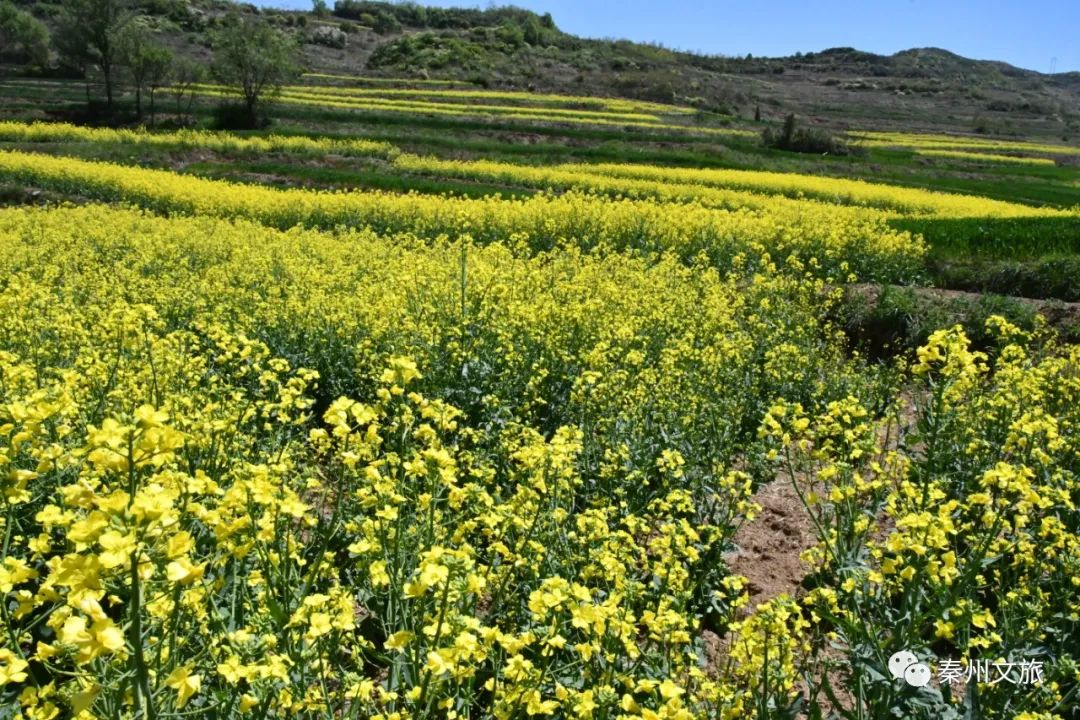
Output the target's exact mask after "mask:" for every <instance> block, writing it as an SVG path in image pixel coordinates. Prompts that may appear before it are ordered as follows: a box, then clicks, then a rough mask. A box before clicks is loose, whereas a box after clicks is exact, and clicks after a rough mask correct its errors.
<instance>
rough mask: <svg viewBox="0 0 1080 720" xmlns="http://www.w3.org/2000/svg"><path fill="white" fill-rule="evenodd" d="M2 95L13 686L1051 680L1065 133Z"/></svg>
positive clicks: (384, 104)
mask: <svg viewBox="0 0 1080 720" xmlns="http://www.w3.org/2000/svg"><path fill="white" fill-rule="evenodd" d="M9 91H11V92H12V93H13V94H17V95H19V96H20V97H22V99H23V100H24V101H25V104H19V103H16V104H13V105H8V106H7V117H9V118H11V119H8V120H6V121H4V122H0V200H2V201H3V204H4V207H3V208H0V487H2V493H0V497H2V498H3V500H2V503H0V517H2V528H3V537H4V540H3V543H4V546H3V547H4V553H3V561H2V562H3V564H2V566H0V596H2V597H0V624H2V632H0V635H2V637H3V639H2V640H0V718H2V717H8V716H12V717H26V718H31V717H40V718H48V717H76V718H84V719H88V718H98V717H100V718H112V717H136V716H138V717H158V718H181V717H193V716H194V717H222V718H224V717H234V716H238V715H241V714H245V715H248V716H251V717H259V718H278V717H282V718H284V717H304V718H307V717H311V718H316V717H318V718H328V717H335V718H337V717H342V718H343V717H354V718H383V719H386V720H389V719H390V718H395V719H404V718H437V717H438V718H443V717H445V718H499V719H508V718H523V717H533V716H551V717H577V718H596V719H598V720H599V719H601V718H610V719H613V720H614V719H623V718H650V719H651V718H671V719H676V718H678V719H682V718H687V719H688V718H717V719H721V718H722V719H725V720H728V719H731V718H741V717H755V718H762V719H764V718H796V717H807V718H822V717H826V716H828V715H829V714H830V713H831V714H832V716H834V717H845V718H875V719H876V718H889V717H903V718H926V719H930V718H946V717H955V718H960V717H982V718H1002V719H1005V718H1009V719H1013V718H1021V719H1023V720H1072V719H1074V718H1076V717H1077V710H1076V709H1077V708H1078V707H1080V695H1078V693H1080V690H1078V678H1080V675H1078V671H1077V667H1078V665H1077V663H1078V661H1080V658H1078V656H1077V647H1078V642H1077V641H1078V639H1080V632H1078V618H1080V587H1078V585H1077V578H1078V577H1080V535H1078V532H1080V513H1078V512H1077V503H1078V502H1080V346H1077V345H1076V344H1074V342H1073V341H1074V340H1075V337H1074V336H1073V335H1072V334H1071V333H1074V332H1075V329H1076V322H1075V318H1076V313H1075V312H1072V311H1073V310H1075V307H1074V306H1072V305H1069V304H1068V303H1069V302H1075V301H1077V300H1080V294H1078V293H1080V283H1078V282H1077V281H1076V277H1078V276H1080V275H1075V274H1073V273H1072V270H1071V269H1076V268H1078V267H1080V261H1078V260H1077V254H1078V253H1080V187H1078V185H1077V182H1078V179H1080V169H1078V168H1077V166H1076V165H1075V164H1074V163H1073V161H1072V160H1070V158H1074V157H1075V156H1076V155H1077V153H1078V152H1080V151H1078V150H1077V149H1076V148H1075V147H1069V146H1064V145H1062V146H1058V145H1052V144H1048V143H1046V142H1026V141H1004V140H997V141H992V140H986V139H981V140H980V139H971V138H963V137H959V136H939V135H934V136H929V135H927V136H919V135H916V134H884V133H874V132H870V131H865V132H856V131H852V132H851V133H850V136H851V139H852V140H857V141H859V142H861V143H862V144H864V145H865V146H866V150H865V153H864V154H862V155H854V156H845V157H836V158H832V157H829V158H806V157H802V156H795V155H792V154H787V153H780V152H778V151H770V150H766V149H764V148H762V147H760V146H759V144H758V143H757V140H756V138H757V134H758V133H757V131H758V128H756V127H754V126H752V125H750V124H748V123H743V124H738V123H733V122H730V121H729V119H716V118H703V117H698V116H697V115H695V114H693V113H691V112H690V111H688V110H687V109H686V108H682V107H674V106H663V105H659V104H656V103H646V102H638V101H630V100H614V99H610V98H607V99H605V98H588V97H570V96H556V95H550V94H532V93H525V92H509V91H507V92H501V91H491V90H481V89H477V88H472V87H465V86H463V85H461V84H451V83H438V82H437V81H431V82H426V83H425V82H417V83H412V84H411V85H407V84H406V83H404V82H398V81H387V82H383V83H378V82H364V81H363V79H357V80H356V81H355V82H354V81H353V80H351V79H349V78H346V77H330V76H327V75H325V74H322V75H319V74H316V75H311V76H307V77H306V78H305V84H304V85H298V86H293V87H288V88H286V89H285V90H284V91H283V93H282V94H281V95H280V96H279V98H278V99H277V102H278V105H277V106H276V110H277V111H279V112H280V113H281V114H282V116H283V117H284V120H283V121H282V122H280V123H279V125H278V126H277V127H275V128H273V129H272V130H271V131H267V132H249V133H227V132H217V131H214V132H211V131H202V130H190V129H185V130H179V131H160V132H152V131H146V130H132V129H123V130H116V129H103V128H88V127H83V126H77V125H72V124H65V123H55V122H52V123H49V122H40V116H41V115H42V113H41V112H40V110H41V108H42V107H43V101H42V100H41V99H40V98H37V97H36V95H35V93H40V94H51V96H52V98H53V100H54V101H55V100H59V99H62V96H63V94H64V93H70V94H73V95H77V93H78V92H79V91H80V90H79V87H78V86H76V85H71V84H65V83H63V82H58V83H56V85H55V86H52V85H48V84H47V83H45V82H39V83H35V82H30V81H18V82H8V83H4V84H3V85H2V87H0V92H5V93H6V92H9ZM198 92H199V93H200V97H201V98H202V99H201V100H199V101H198V103H196V109H195V111H194V112H195V115H196V117H201V115H200V113H205V112H209V110H208V108H209V107H210V106H211V104H212V103H213V102H214V97H216V94H218V93H220V92H221V91H220V89H219V88H215V87H213V86H200V88H199V89H198ZM5 97H7V95H5ZM35 118H37V119H38V120H39V122H28V120H32V119H35ZM920 154H921V156H920ZM983 285H986V286H987V287H984V286H983ZM990 285H993V287H989V286H990ZM1031 286H1037V287H1038V288H1041V291H1040V292H1030V291H1029V287H1031ZM987 289H990V290H996V291H997V292H998V293H1001V294H1003V295H1005V296H1019V297H1023V298H1026V299H1016V297H1013V298H1008V297H1000V296H992V295H989V294H987V295H975V296H973V297H974V299H973V300H972V301H971V302H970V303H969V304H968V305H965V306H964V308H963V309H962V310H957V308H958V307H959V306H958V305H956V304H955V303H954V302H953V301H955V300H956V298H957V297H958V293H957V292H956V291H958V290H977V291H983V290H987ZM1036 297H1037V298H1040V299H1041V302H1039V303H1034V304H1033V300H1032V298H1036ZM928 307H929V309H927V308H928ZM777 548H779V550H777ZM777 553H779V555H778V554H777ZM898 651H908V652H911V653H914V655H915V657H916V658H917V659H918V660H920V661H922V662H925V663H927V666H928V667H929V668H930V669H931V670H932V671H933V672H934V673H935V679H934V680H933V682H931V683H929V684H927V685H925V686H916V685H915V684H913V683H911V682H905V681H904V680H902V679H897V678H895V677H894V676H893V675H892V674H890V664H889V661H890V658H891V657H892V656H893V655H894V654H895V653H897V652H898ZM983 662H986V663H989V662H994V663H995V666H996V667H1000V666H1001V664H1002V663H1007V664H1008V666H1009V667H1010V668H1013V667H1015V668H1020V667H1022V666H1023V664H1024V663H1027V665H1026V667H1028V668H1029V670H1030V668H1032V667H1034V666H1033V665H1031V663H1037V664H1038V673H1039V674H1038V678H1037V679H1038V682H1035V681H1033V680H1032V676H1031V675H1030V672H1029V675H1028V676H1027V681H1025V682H1020V678H1019V676H1017V677H1016V678H1013V680H1015V681H1012V680H1011V681H1010V682H1003V681H1002V680H1001V678H998V681H996V682H995V681H993V680H994V679H993V678H970V677H969V678H966V679H964V680H963V681H961V682H954V681H953V680H955V678H953V680H949V679H948V678H947V676H946V675H943V674H942V672H941V671H942V669H943V668H949V667H954V666H953V665H951V664H950V663H956V667H959V666H960V665H963V666H964V667H971V666H974V665H977V664H978V663H983ZM1017 672H1019V670H1017ZM8 709H11V711H10V712H9V710H8Z"/></svg>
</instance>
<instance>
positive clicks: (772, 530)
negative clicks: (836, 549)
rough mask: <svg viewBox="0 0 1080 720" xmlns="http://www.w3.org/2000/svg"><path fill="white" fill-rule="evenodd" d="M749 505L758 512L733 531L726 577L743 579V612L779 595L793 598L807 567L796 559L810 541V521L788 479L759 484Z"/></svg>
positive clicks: (782, 478)
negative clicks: (734, 547)
mask: <svg viewBox="0 0 1080 720" xmlns="http://www.w3.org/2000/svg"><path fill="white" fill-rule="evenodd" d="M753 501H754V502H755V503H757V504H758V505H760V506H761V512H760V513H759V514H758V516H757V517H755V518H754V519H753V521H751V522H748V523H745V524H744V525H743V526H742V527H741V528H739V531H738V532H737V533H735V544H736V545H737V546H738V548H739V549H738V550H737V551H735V552H734V553H731V554H730V555H729V556H728V558H727V560H728V565H729V567H730V568H731V571H732V573H734V574H736V575H743V576H745V577H746V578H747V580H748V581H749V582H748V585H747V588H746V589H747V592H748V593H749V595H750V603H749V605H748V606H747V610H748V611H752V610H753V608H754V607H756V606H757V604H758V603H761V602H764V601H766V600H769V599H770V598H774V597H776V596H778V595H781V594H783V593H788V594H790V595H793V596H794V595H797V594H799V591H800V590H801V583H802V580H803V578H804V577H805V576H806V572H807V569H808V568H807V567H806V565H805V564H804V563H803V562H802V561H801V560H800V559H799V555H800V554H801V553H802V551H803V550H806V549H807V548H809V547H811V546H813V544H814V543H815V541H816V538H815V535H814V528H813V525H812V524H811V522H810V518H809V516H808V515H807V513H806V509H805V508H804V507H803V504H802V501H800V500H799V495H798V493H796V492H795V488H794V486H793V485H792V483H791V480H790V478H788V477H786V476H784V475H781V476H779V477H777V478H776V479H775V480H773V481H772V482H770V483H768V484H766V485H762V486H761V487H760V488H758V491H757V492H756V493H755V494H754V497H753Z"/></svg>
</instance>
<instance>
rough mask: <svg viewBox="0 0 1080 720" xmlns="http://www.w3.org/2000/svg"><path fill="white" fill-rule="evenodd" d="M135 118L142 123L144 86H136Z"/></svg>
mask: <svg viewBox="0 0 1080 720" xmlns="http://www.w3.org/2000/svg"><path fill="white" fill-rule="evenodd" d="M135 117H136V118H138V120H139V122H142V85H139V84H138V83H136V84H135Z"/></svg>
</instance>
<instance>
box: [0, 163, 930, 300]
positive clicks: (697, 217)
mask: <svg viewBox="0 0 1080 720" xmlns="http://www.w3.org/2000/svg"><path fill="white" fill-rule="evenodd" d="M0 176H8V177H15V178H21V179H25V180H27V181H29V182H33V183H38V184H46V185H50V186H53V187H56V188H58V189H61V190H67V191H70V192H74V193H76V194H82V195H89V196H91V197H98V198H101V199H106V200H110V201H114V200H121V201H125V202H134V203H138V204H142V205H144V206H146V207H149V208H152V209H155V210H159V211H162V212H187V213H198V214H209V215H214V216H218V217H241V218H249V219H255V220H259V221H262V222H265V223H267V224H269V225H272V226H274V227H280V228H287V227H291V226H293V225H298V224H299V225H306V226H311V227H321V228H328V229H330V228H334V227H336V226H338V225H348V226H354V227H370V228H373V229H375V230H377V231H379V232H390V233H399V232H409V233H413V234H415V235H417V236H420V237H429V238H435V237H439V236H442V235H446V236H450V237H456V236H459V235H462V234H468V235H471V236H472V237H474V238H476V239H477V240H480V241H482V242H494V241H508V240H509V241H514V242H515V243H518V244H521V245H524V246H526V247H531V248H533V249H547V248H551V247H556V246H562V245H565V244H568V243H570V244H575V245H578V246H580V247H611V248H616V249H622V250H633V251H643V252H655V251H668V250H670V251H674V252H676V253H678V254H680V255H682V256H683V257H686V258H692V257H693V256H694V255H696V254H698V253H704V254H705V255H706V256H708V257H710V258H711V259H713V260H714V261H715V262H723V263H727V262H730V261H731V259H732V258H733V257H735V256H736V255H739V254H741V253H744V252H746V251H753V252H759V251H760V252H768V253H770V254H771V255H773V256H775V257H777V258H787V257H788V256H789V255H790V256H794V257H793V259H794V260H795V261H796V262H797V263H798V262H802V263H806V262H809V261H810V260H811V258H812V259H813V260H814V262H813V263H812V265H811V266H810V267H809V268H808V269H814V270H815V271H816V274H818V275H819V276H829V275H832V276H835V277H840V278H846V276H847V275H848V273H849V272H854V273H856V274H858V275H861V276H865V277H872V276H875V274H876V275H879V276H882V277H894V278H903V277H907V276H910V275H911V274H913V273H914V272H915V271H916V268H917V266H918V264H919V262H920V260H921V258H922V256H923V254H924V253H925V245H924V244H923V243H922V241H921V240H920V239H919V238H917V237H912V236H911V235H910V234H909V233H906V232H898V231H895V230H892V229H890V228H889V227H888V226H887V225H886V223H885V219H884V218H883V217H882V216H881V215H880V214H879V213H875V212H870V211H862V212H856V211H855V210H846V209H842V208H841V209H837V208H830V207H828V206H825V205H822V204H820V203H811V202H806V203H796V202H793V201H790V200H787V199H785V198H772V199H770V198H768V197H764V196H762V197H760V198H753V200H754V203H753V204H752V205H751V206H750V207H743V205H746V203H743V202H737V201H734V200H729V201H728V202H727V203H726V204H727V205H728V206H731V207H734V208H735V209H733V210H723V209H716V208H712V207H707V206H706V205H704V204H703V203H700V202H697V201H695V199H694V198H693V197H690V198H686V200H688V202H685V203H682V202H680V203H678V204H675V203H668V202H662V201H657V200H652V199H649V198H645V199H641V200H631V199H609V198H601V197H596V196H594V195H588V194H582V193H576V192H573V193H567V194H563V195H558V196H554V195H538V196H535V197H532V198H528V199H524V200H516V201H508V200H501V199H499V198H497V197H485V198H481V199H468V198H456V197H442V196H418V195H395V194H388V193H375V192H348V193H346V192H328V191H313V190H295V189H290V190H277V189H272V188H267V187H261V186H255V185H242V184H237V183H229V182H222V181H216V180H207V179H203V178H196V177H191V176H185V175H178V174H175V173H171V172H168V171H162V170H149V169H143V168H134V167H125V166H121V165H114V164H110V163H100V162H88V161H83V160H76V159H72V158H65V157H50V156H44V155H36V154H32V153H19V152H3V153H0ZM717 194H722V193H717ZM732 197H734V198H736V200H737V198H738V194H737V193H736V194H732ZM800 258H801V261H800V260H799V259H800Z"/></svg>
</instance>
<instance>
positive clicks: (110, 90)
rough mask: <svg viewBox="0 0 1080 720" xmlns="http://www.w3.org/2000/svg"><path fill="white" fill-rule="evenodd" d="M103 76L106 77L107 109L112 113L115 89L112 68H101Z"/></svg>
mask: <svg viewBox="0 0 1080 720" xmlns="http://www.w3.org/2000/svg"><path fill="white" fill-rule="evenodd" d="M101 74H102V75H104V76H105V107H107V108H108V109H109V111H110V112H112V109H113V87H112V68H111V67H109V65H102V66H101Z"/></svg>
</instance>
